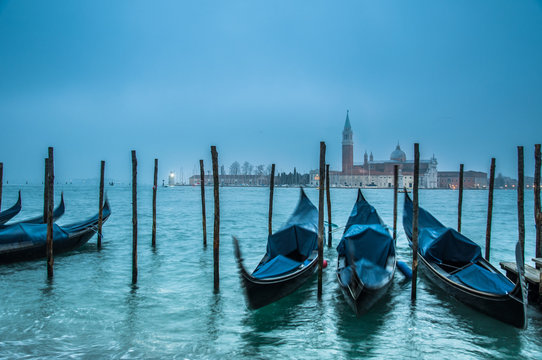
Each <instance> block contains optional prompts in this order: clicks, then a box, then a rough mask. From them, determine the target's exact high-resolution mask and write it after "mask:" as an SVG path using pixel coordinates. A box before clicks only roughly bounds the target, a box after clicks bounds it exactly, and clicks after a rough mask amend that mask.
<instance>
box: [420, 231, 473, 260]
mask: <svg viewBox="0 0 542 360" xmlns="http://www.w3.org/2000/svg"><path fill="white" fill-rule="evenodd" d="M418 247H419V251H420V254H422V255H423V257H424V258H426V259H427V260H429V261H434V262H436V263H439V264H441V263H450V262H452V263H453V262H458V263H462V262H472V263H474V262H476V261H477V260H478V259H479V258H481V257H482V251H481V249H480V246H478V244H476V243H475V242H473V241H472V240H470V239H469V238H467V237H466V236H464V235H462V234H461V233H458V232H457V231H456V230H454V229H452V228H445V227H441V228H421V230H420V235H419V237H418Z"/></svg>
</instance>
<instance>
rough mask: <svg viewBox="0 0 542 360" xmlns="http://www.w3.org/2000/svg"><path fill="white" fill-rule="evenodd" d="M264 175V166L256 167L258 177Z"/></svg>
mask: <svg viewBox="0 0 542 360" xmlns="http://www.w3.org/2000/svg"><path fill="white" fill-rule="evenodd" d="M263 174H264V166H263V165H258V166H256V175H259V176H262V175H263Z"/></svg>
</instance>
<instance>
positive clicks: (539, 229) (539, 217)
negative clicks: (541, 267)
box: [534, 144, 542, 258]
mask: <svg viewBox="0 0 542 360" xmlns="http://www.w3.org/2000/svg"><path fill="white" fill-rule="evenodd" d="M540 162H541V161H540V144H536V145H535V146H534V221H535V225H536V236H535V257H537V258H540V257H542V250H541V248H540V247H541V244H540V242H541V237H542V211H541V210H540Z"/></svg>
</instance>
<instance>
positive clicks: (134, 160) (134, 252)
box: [132, 150, 137, 284]
mask: <svg viewBox="0 0 542 360" xmlns="http://www.w3.org/2000/svg"><path fill="white" fill-rule="evenodd" d="M136 283H137V158H136V152H135V150H132V284H136Z"/></svg>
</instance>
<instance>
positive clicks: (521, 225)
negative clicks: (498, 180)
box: [517, 146, 525, 262]
mask: <svg viewBox="0 0 542 360" xmlns="http://www.w3.org/2000/svg"><path fill="white" fill-rule="evenodd" d="M517 190H518V236H519V242H520V244H521V249H522V250H523V254H522V256H523V258H524V259H523V261H524V262H525V208H524V206H523V193H524V191H525V188H524V176H523V146H518V189H517Z"/></svg>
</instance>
